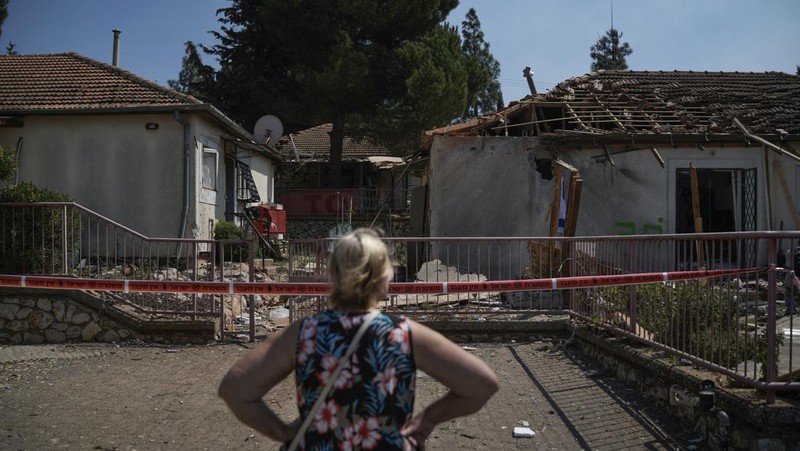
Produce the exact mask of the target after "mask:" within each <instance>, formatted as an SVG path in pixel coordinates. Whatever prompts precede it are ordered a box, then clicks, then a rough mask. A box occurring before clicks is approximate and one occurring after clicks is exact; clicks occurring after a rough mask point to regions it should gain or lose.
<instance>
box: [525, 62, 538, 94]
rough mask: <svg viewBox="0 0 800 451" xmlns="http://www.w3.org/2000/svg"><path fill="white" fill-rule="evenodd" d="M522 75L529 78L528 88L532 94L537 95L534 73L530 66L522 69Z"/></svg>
mask: <svg viewBox="0 0 800 451" xmlns="http://www.w3.org/2000/svg"><path fill="white" fill-rule="evenodd" d="M522 75H524V76H525V79H526V80H528V89H530V90H531V95H534V96H535V95H536V86H535V85H534V84H533V73H532V72H531V68H530V67H526V68H525V69H522Z"/></svg>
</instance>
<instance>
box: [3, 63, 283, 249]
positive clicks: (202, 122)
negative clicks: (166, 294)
mask: <svg viewBox="0 0 800 451" xmlns="http://www.w3.org/2000/svg"><path fill="white" fill-rule="evenodd" d="M0 146H2V147H3V148H4V149H6V150H12V149H13V151H14V152H15V154H16V158H17V174H16V180H12V181H11V182H12V183H13V182H16V183H22V182H33V183H34V184H35V185H37V186H41V187H47V188H50V189H53V190H56V191H59V192H62V193H65V194H68V195H69V196H71V197H72V198H73V199H74V200H75V202H77V203H79V204H81V205H83V206H84V207H87V208H89V209H91V210H94V211H96V212H97V213H99V214H101V215H104V216H106V217H108V218H110V219H112V220H113V221H116V222H117V223H120V224H122V225H124V226H126V227H129V228H131V229H133V230H135V231H137V232H139V233H142V234H144V235H147V236H150V237H165V238H166V237H185V238H203V239H209V238H213V235H214V226H215V222H217V221H219V220H221V219H227V220H229V221H234V220H239V221H241V217H242V215H241V213H242V212H244V211H245V208H246V207H247V206H249V205H252V204H253V203H268V202H272V199H273V195H274V193H273V188H274V179H275V172H276V168H277V162H278V161H280V158H281V157H280V155H279V154H278V152H277V151H276V150H275V149H274V148H272V147H271V146H269V147H268V146H266V145H262V144H259V143H256V142H254V141H253V137H252V135H251V134H250V133H249V132H248V131H246V130H244V129H243V128H242V127H241V126H239V125H238V124H236V123H235V122H233V121H232V120H231V119H229V118H228V117H227V116H226V115H225V114H223V113H222V112H220V111H219V110H217V109H216V108H215V107H214V106H213V105H211V104H208V103H204V102H202V101H200V100H198V99H196V98H194V97H192V96H189V95H187V94H183V93H181V92H177V91H174V90H172V89H169V88H166V87H163V86H161V85H159V84H156V83H153V82H150V81H148V80H145V79H143V78H141V77H138V76H136V75H135V74H133V73H130V72H128V71H126V70H123V69H121V68H119V67H117V66H116V65H115V64H114V65H110V64H106V63H102V62H100V61H96V60H93V59H91V58H87V57H85V56H82V55H79V54H76V53H64V54H50V55H3V56H0Z"/></svg>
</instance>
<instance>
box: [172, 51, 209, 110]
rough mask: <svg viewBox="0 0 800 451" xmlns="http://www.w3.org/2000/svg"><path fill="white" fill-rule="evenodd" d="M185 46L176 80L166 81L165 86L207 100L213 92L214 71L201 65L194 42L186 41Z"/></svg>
mask: <svg viewBox="0 0 800 451" xmlns="http://www.w3.org/2000/svg"><path fill="white" fill-rule="evenodd" d="M185 46H186V54H185V55H184V57H183V60H182V63H181V71H180V73H179V74H178V79H177V80H167V84H168V85H169V87H170V88H172V89H174V90H176V91H180V92H183V93H186V94H189V95H191V96H194V97H197V98H198V99H205V100H208V99H209V98H210V97H211V95H212V90H213V84H214V69H213V68H212V67H211V66H206V65H205V64H203V60H202V58H201V57H200V54H199V53H198V51H197V46H196V45H195V44H194V42H192V41H186V43H185Z"/></svg>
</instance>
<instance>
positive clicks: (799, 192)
mask: <svg viewBox="0 0 800 451" xmlns="http://www.w3.org/2000/svg"><path fill="white" fill-rule="evenodd" d="M537 144H538V139H537V138H522V137H508V138H502V137H492V138H486V137H446V136H437V137H435V139H434V142H433V146H432V148H431V153H430V179H429V183H430V194H429V199H430V207H429V208H430V236H432V237H455V236H465V237H482V236H487V237H505V236H516V237H531V236H547V235H548V234H549V227H550V206H551V204H552V199H553V198H552V196H553V187H554V183H555V180H545V179H544V178H543V177H542V175H541V174H540V173H539V172H536V167H535V164H534V158H548V157H551V156H552V155H551V154H550V153H549V152H547V153H545V152H543V151H540V150H537V149H540V147H539V146H537ZM657 149H658V151H659V153H660V155H661V156H662V158H663V159H664V161H665V167H664V168H662V167H661V166H660V164H659V163H658V161H657V160H656V158H655V157H654V155H653V154H652V153H651V151H650V150H649V149H644V150H635V151H630V152H624V153H617V154H614V155H613V156H612V158H613V160H614V166H612V165H611V164H610V163H609V162H607V161H604V159H603V158H592V157H597V156H602V155H603V151H602V150H598V149H587V150H575V151H563V152H560V153H559V154H558V155H557V156H558V158H560V159H561V160H563V161H565V162H567V163H569V164H571V165H572V166H574V167H575V168H576V169H578V171H579V173H580V175H581V177H582V179H583V185H582V193H581V201H580V208H579V216H578V222H577V229H576V235H577V236H606V235H618V234H620V228H619V225H618V224H617V223H628V224H631V223H632V224H634V227H635V233H636V234H644V233H645V232H647V233H659V231H660V233H665V234H667V233H677V231H676V225H675V216H676V209H678V208H683V209H686V208H691V205H683V206H681V205H676V200H675V198H676V193H675V192H676V186H675V185H676V182H675V179H676V175H675V174H676V171H677V169H679V168H688V167H689V164H690V163H691V164H693V165H694V166H695V167H696V168H698V169H703V168H714V169H738V170H746V169H750V168H755V169H756V171H757V190H758V192H757V212H756V214H757V215H756V223H757V230H769V229H772V230H778V228H779V223H780V221H783V222H784V230H794V229H795V227H794V222H793V220H792V216H791V211H790V210H789V208H788V204H787V202H786V197H785V196H784V194H783V191H782V188H781V186H780V184H779V183H778V179H777V178H776V176H775V173H774V169H773V168H774V166H773V161H774V159H775V158H779V159H780V161H781V165H782V169H783V173H784V177H785V179H786V182H787V185H788V186H789V187H790V189H791V190H793V193H792V196H793V199H792V200H793V202H794V203H795V205H797V206H798V207H800V200H798V199H800V178H799V177H800V165H799V164H798V162H797V161H796V160H793V159H791V158H788V157H786V156H779V154H777V153H776V152H773V151H769V152H766V158H767V161H766V162H765V152H764V149H763V147H761V146H751V147H724V148H723V147H718V148H712V147H706V148H705V150H700V149H696V148H692V147H690V148H678V147H672V146H669V145H668V146H661V147H657ZM765 169H767V171H765ZM768 193H769V196H768ZM762 257H763V256H762ZM517 264H518V263H516V262H515V263H513V264H511V265H510V267H512V268H513V267H517ZM522 266H524V262H523V263H522Z"/></svg>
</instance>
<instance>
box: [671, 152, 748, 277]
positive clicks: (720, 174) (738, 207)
mask: <svg viewBox="0 0 800 451" xmlns="http://www.w3.org/2000/svg"><path fill="white" fill-rule="evenodd" d="M756 187H757V185H756V169H755V168H750V169H730V168H724V169H713V168H703V169H697V188H698V192H699V195H700V196H699V197H700V215H701V217H702V218H703V232H740V231H753V230H756V211H757V210H756ZM675 232H676V233H694V232H695V225H694V213H693V209H692V186H691V177H690V176H689V168H678V169H677V170H676V174H675ZM740 247H741V248H740V249H737V248H736V247H735V246H731V245H728V243H724V242H723V243H720V244H719V247H718V248H715V249H709V251H711V254H707V255H709V257H712V258H713V259H714V260H715V261H717V262H722V261H728V262H732V261H738V260H739V259H740V258H743V259H744V261H742V262H741V263H746V262H748V261H751V260H753V258H754V255H753V253H754V249H751V247H753V246H752V243H746V242H745V243H744V244H743V245H742V246H740ZM715 266H716V265H715Z"/></svg>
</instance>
